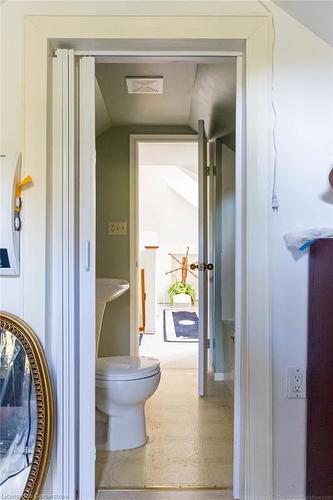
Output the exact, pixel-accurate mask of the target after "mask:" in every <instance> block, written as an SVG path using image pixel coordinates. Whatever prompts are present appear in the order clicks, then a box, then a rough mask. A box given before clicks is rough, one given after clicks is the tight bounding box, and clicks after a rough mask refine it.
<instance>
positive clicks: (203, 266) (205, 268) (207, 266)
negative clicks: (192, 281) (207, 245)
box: [190, 264, 214, 271]
mask: <svg viewBox="0 0 333 500" xmlns="http://www.w3.org/2000/svg"><path fill="white" fill-rule="evenodd" d="M190 269H192V271H194V270H195V269H198V271H212V270H213V269H214V265H213V264H191V265H190Z"/></svg>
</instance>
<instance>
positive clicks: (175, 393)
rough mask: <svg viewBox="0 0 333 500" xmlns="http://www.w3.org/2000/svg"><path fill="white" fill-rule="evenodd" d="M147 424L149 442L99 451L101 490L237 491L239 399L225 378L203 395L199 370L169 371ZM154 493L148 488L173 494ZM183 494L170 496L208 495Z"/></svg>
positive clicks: (152, 403) (151, 403)
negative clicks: (234, 471) (234, 453)
mask: <svg viewBox="0 0 333 500" xmlns="http://www.w3.org/2000/svg"><path fill="white" fill-rule="evenodd" d="M146 422H147V433H148V436H149V442H148V443H147V444H146V445H145V446H143V447H141V448H137V449H134V450H127V451H98V452H97V460H96V488H97V489H98V488H117V489H118V488H119V489H120V490H121V489H126V488H133V487H134V488H139V489H140V488H145V487H149V486H154V487H156V486H166V487H171V486H172V487H189V486H196V487H205V488H207V487H209V488H210V487H217V488H226V489H231V487H232V459H233V457H232V451H233V400H232V396H231V395H230V392H229V390H228V389H227V387H226V385H225V383H224V382H214V381H213V379H210V380H209V383H208V394H207V396H206V397H204V398H199V397H198V396H197V371H196V370H189V369H187V370H174V369H170V370H167V369H164V370H163V372H162V378H161V383H160V386H159V387H158V389H157V391H156V393H155V394H154V396H153V397H152V398H150V399H149V400H148V402H147V404H146ZM148 493H149V495H150V496H148ZM153 493H154V494H155V496H152V493H151V492H148V491H147V492H144V494H145V495H146V494H147V496H145V498H146V499H147V500H148V499H151V498H156V499H161V500H162V499H163V500H167V499H169V497H168V496H165V495H167V494H169V493H165V492H161V493H163V494H164V496H163V495H162V496H158V495H157V492H153ZM190 493H191V494H192V495H194V492H190ZM110 494H111V493H110ZM112 494H113V493H112ZM126 494H127V493H126ZM159 494H160V493H159ZM170 494H171V493H170ZM177 494H179V495H183V496H178V497H177V496H171V497H170V498H175V499H178V498H179V500H180V499H181V500H183V498H184V499H185V498H186V499H188V498H193V500H196V499H197V498H198V499H199V498H203V497H200V496H192V497H189V496H186V494H187V492H177ZM195 494H197V493H195ZM198 494H199V493H198ZM209 494H210V495H211V493H209ZM101 495H104V493H101ZM156 495H157V496H156ZM184 495H185V496H184ZM100 498H103V499H104V498H128V499H132V498H134V497H133V496H132V497H131V496H127V497H121V496H120V497H119V496H118V497H113V496H109V497H105V496H101V497H100ZM139 498H141V497H140V496H136V497H135V499H138V500H139ZM205 498H207V499H209V498H210V497H209V496H206V497H205ZM212 498H219V497H216V496H215V497H212ZM221 498H222V497H221ZM223 498H224V497H223Z"/></svg>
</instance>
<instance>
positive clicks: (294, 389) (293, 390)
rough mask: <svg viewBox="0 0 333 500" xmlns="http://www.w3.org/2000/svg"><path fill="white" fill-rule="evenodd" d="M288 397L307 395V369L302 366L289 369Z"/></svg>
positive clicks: (294, 397) (296, 397)
mask: <svg viewBox="0 0 333 500" xmlns="http://www.w3.org/2000/svg"><path fill="white" fill-rule="evenodd" d="M287 380H288V398H289V399H304V398H305V397H306V394H305V392H306V391H305V387H306V380H305V370H303V369H302V368H289V369H288V379H287Z"/></svg>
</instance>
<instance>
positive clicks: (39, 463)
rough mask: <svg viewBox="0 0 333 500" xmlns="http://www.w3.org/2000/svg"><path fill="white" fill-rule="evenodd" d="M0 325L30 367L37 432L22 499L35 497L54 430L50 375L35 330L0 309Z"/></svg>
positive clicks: (46, 463)
mask: <svg viewBox="0 0 333 500" xmlns="http://www.w3.org/2000/svg"><path fill="white" fill-rule="evenodd" d="M0 328H1V329H6V330H8V331H9V332H10V333H12V334H13V335H15V337H16V338H17V339H18V340H19V342H20V343H21V344H22V346H23V348H24V350H25V353H26V355H27V358H28V360H29V363H30V367H31V374H32V379H33V382H34V386H35V392H36V405H37V433H36V443H35V449H34V454H33V458H32V463H31V468H30V473H29V476H28V479H27V481H26V484H25V487H24V490H23V493H22V496H21V499H22V500H34V499H36V498H38V496H39V495H40V494H41V490H42V488H43V485H44V481H45V478H46V473H47V470H48V466H49V461H50V455H51V450H52V443H53V431H54V401H53V392H52V385H51V378H50V374H49V370H48V366H47V361H46V357H45V354H44V351H43V348H42V346H41V344H40V342H39V340H38V338H37V336H36V334H35V333H34V331H33V330H32V329H31V328H30V327H29V326H28V325H27V324H26V323H25V322H24V321H22V320H21V319H20V318H18V317H16V316H14V315H13V314H9V313H6V312H3V311H0Z"/></svg>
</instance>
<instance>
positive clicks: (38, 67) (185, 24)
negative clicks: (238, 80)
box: [22, 3, 273, 499]
mask: <svg viewBox="0 0 333 500" xmlns="http://www.w3.org/2000/svg"><path fill="white" fill-rule="evenodd" d="M126 5H127V4H126V3H124V8H127V9H128V6H126ZM152 9H154V6H152ZM100 12H101V14H100V15H98V16H89V15H87V16H56V15H55V16H27V17H26V18H25V33H24V37H25V40H24V67H25V75H24V105H25V114H24V152H23V163H24V164H25V165H28V166H29V168H30V169H31V174H32V175H33V177H34V179H35V180H36V189H35V190H34V196H31V197H27V203H26V216H27V217H26V218H27V225H26V227H27V230H33V231H34V234H36V238H35V242H33V243H32V245H33V246H32V248H31V247H30V248H29V249H27V247H26V246H25V245H24V241H23V242H22V244H23V247H22V255H23V263H24V265H23V266H22V279H23V282H24V283H25V285H24V287H23V300H24V304H25V316H26V317H27V318H29V317H33V315H34V316H38V318H39V319H40V321H39V330H40V331H38V334H39V335H41V336H42V338H44V336H45V333H44V331H46V332H47V336H48V335H49V332H48V331H47V330H46V326H47V324H46V322H45V316H46V314H45V312H46V311H45V300H44V297H43V293H44V291H45V288H46V284H47V283H48V280H49V275H50V270H49V268H48V267H47V266H46V264H45V263H46V260H47V257H48V255H49V254H48V252H49V251H50V250H49V248H50V239H49V238H50V232H52V233H53V236H54V237H55V238H59V237H60V235H59V234H57V232H56V230H53V228H52V229H51V230H50V231H49V229H48V228H47V225H46V221H47V220H49V214H50V212H51V206H50V204H49V203H47V201H48V198H47V189H48V182H49V177H48V176H47V172H48V164H47V159H48V155H49V146H50V142H49V141H50V136H49V135H48V129H47V127H48V126H49V125H50V120H49V116H50V113H49V111H50V107H49V104H50V101H49V95H50V92H49V89H50V81H51V78H50V74H51V64H50V61H51V58H52V55H51V54H50V51H49V47H50V44H52V43H53V41H54V40H58V41H59V44H60V43H62V44H64V43H65V44H67V46H68V45H71V41H70V40H71V39H73V40H74V39H75V40H76V42H74V41H73V45H74V43H76V44H77V43H78V42H77V41H78V40H79V41H80V42H79V43H81V44H82V45H81V47H82V48H83V49H84V48H87V47H88V46H89V45H88V44H89V43H90V42H91V41H92V40H95V39H100V40H101V39H104V40H108V41H110V43H112V40H114V39H118V41H121V40H128V39H132V40H133V39H138V38H140V39H141V41H142V43H144V40H150V41H151V40H156V39H159V40H160V41H161V40H163V39H168V40H173V42H176V41H177V40H184V39H196V40H201V39H202V40H206V42H207V40H208V39H219V40H229V41H230V40H243V41H244V42H245V44H246V51H245V56H244V59H245V67H246V74H245V83H246V90H245V95H246V103H245V109H246V117H245V125H244V126H245V129H246V139H247V141H246V144H245V145H244V149H245V152H244V158H245V164H246V169H247V171H249V172H251V175H249V176H248V177H247V178H246V179H245V192H246V207H245V208H244V211H245V217H246V233H245V235H244V239H245V243H246V285H245V291H244V297H245V302H246V311H245V318H246V320H245V322H244V323H245V324H244V345H243V348H244V367H243V372H242V382H243V383H242V398H241V399H242V404H243V407H244V412H243V415H244V425H243V426H242V429H243V431H244V442H245V445H244V448H243V450H242V457H243V460H244V470H243V471H241V477H242V480H243V481H244V484H243V486H242V488H241V491H240V497H241V498H253V499H258V498H259V497H261V498H262V497H265V498H266V499H270V498H272V495H273V480H272V479H273V467H272V373H271V283H270V273H271V267H270V265H271V263H270V219H271V207H270V196H269V194H270V187H271V180H272V179H271V171H272V111H271V55H272V53H271V43H272V39H271V23H270V17H269V16H267V15H262V16H247V15H239V12H237V13H235V15H234V16H233V15H230V11H229V12H228V15H225V16H223V15H219V16H216V15H215V13H212V15H211V16H209V15H208V16H200V15H198V16H186V15H183V16H177V15H175V16H158V15H155V16H154V22H153V23H152V17H149V16H133V15H132V16H131V15H128V10H127V11H122V12H123V13H124V15H103V12H102V11H100ZM155 13H157V11H155ZM125 14H127V15H125ZM85 44H86V45H85ZM76 48H77V47H76ZM45 211H47V214H46V215H45ZM58 241H59V240H58ZM45 242H46V245H45ZM34 252H36V253H35V254H34V259H33V260H32V257H31V256H32V254H33V253H34ZM35 255H38V256H40V273H39V276H38V277H36V279H37V281H38V289H39V290H40V291H41V295H40V296H39V297H31V293H30V288H29V278H30V277H31V276H32V275H31V272H32V271H31V270H32V269H33V268H34V264H35ZM49 303H50V304H52V307H53V299H52V298H51V300H50V301H49ZM58 307H59V304H58V305H56V306H55V309H54V310H52V314H53V315H54V317H55V318H56V317H57V314H58V312H59V309H58ZM43 326H44V327H45V328H44V329H43ZM60 342H61V339H60V338H59V336H58V339H53V338H52V341H49V340H48V342H47V343H48V345H49V347H48V348H49V349H52V355H53V354H54V353H55V351H57V349H59V347H58V344H59V343H60ZM51 345H52V347H50V346H51ZM58 377H59V371H58V370H56V371H53V380H54V383H55V385H57V384H58ZM87 397H91V399H92V400H93V395H92V394H90V395H87ZM66 404H67V401H66V399H65V393H64V392H63V393H62V396H61V397H60V398H59V399H58V401H57V405H58V408H57V410H58V414H59V415H60V416H61V418H62V415H63V413H64V412H65V411H66V409H65V405H66ZM74 425H75V423H74ZM56 444H57V445H58V450H57V453H56V457H54V458H56V461H57V464H56V467H55V469H54V474H52V483H53V485H54V490H55V491H57V484H58V479H59V477H60V476H59V474H60V473H59V471H60V470H63V469H64V464H65V463H66V460H67V457H66V456H65V450H64V449H63V448H62V446H63V443H62V441H61V440H59V434H56Z"/></svg>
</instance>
